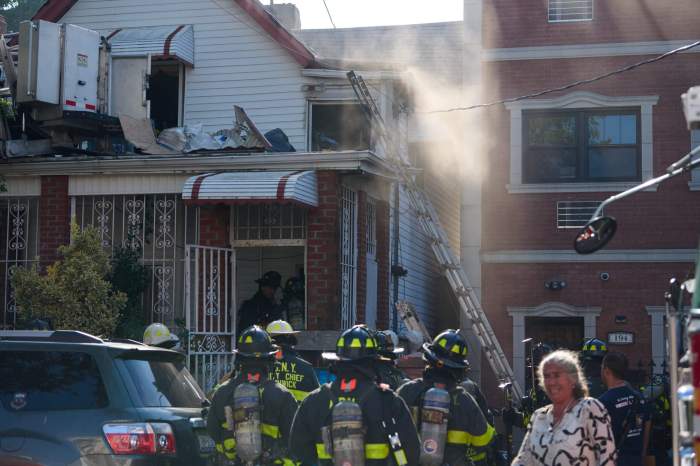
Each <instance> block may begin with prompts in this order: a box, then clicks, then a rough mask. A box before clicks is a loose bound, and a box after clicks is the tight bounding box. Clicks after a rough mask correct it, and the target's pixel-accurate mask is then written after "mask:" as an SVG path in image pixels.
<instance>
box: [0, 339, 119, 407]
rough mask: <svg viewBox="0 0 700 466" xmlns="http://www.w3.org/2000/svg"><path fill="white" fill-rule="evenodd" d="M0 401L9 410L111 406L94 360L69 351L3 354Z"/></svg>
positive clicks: (85, 354) (2, 352)
mask: <svg viewBox="0 0 700 466" xmlns="http://www.w3.org/2000/svg"><path fill="white" fill-rule="evenodd" d="M0 402H1V403H2V405H3V407H4V408H5V409H7V410H10V411H49V410H51V411H53V410H63V409H96V408H103V407H105V406H107V404H108V400H107V393H106V391H105V387H104V384H103V383H102V377H101V375H100V371H99V369H98V367H97V363H96V362H95V359H94V358H93V357H92V356H90V355H89V354H87V353H81V352H68V351H22V352H19V351H0Z"/></svg>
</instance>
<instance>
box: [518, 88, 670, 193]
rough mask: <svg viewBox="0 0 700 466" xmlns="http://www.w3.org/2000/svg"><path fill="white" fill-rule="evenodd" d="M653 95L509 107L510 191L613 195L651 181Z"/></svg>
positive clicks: (580, 97)
mask: <svg viewBox="0 0 700 466" xmlns="http://www.w3.org/2000/svg"><path fill="white" fill-rule="evenodd" d="M657 101H658V97H657V96H639V97H610V96H604V95H600V94H594V93H591V92H584V91H578V92H574V93H571V94H568V95H565V96H562V97H558V98H555V99H541V100H539V99H538V100H527V101H520V102H514V103H509V104H507V105H506V107H507V108H508V110H509V111H510V183H509V184H508V191H509V192H510V193H522V192H587V191H588V192H594V191H616V190H619V189H624V188H626V187H629V186H631V185H632V184H634V183H637V182H639V181H640V180H647V179H649V178H651V177H652V174H653V167H652V147H653V146H652V140H653V131H652V109H653V106H654V105H655V104H656V102H657Z"/></svg>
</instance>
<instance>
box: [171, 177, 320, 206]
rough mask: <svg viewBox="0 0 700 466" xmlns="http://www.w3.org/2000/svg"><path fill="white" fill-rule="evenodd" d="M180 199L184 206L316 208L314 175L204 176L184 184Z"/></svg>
mask: <svg viewBox="0 0 700 466" xmlns="http://www.w3.org/2000/svg"><path fill="white" fill-rule="evenodd" d="M182 198H183V199H184V200H185V202H187V203H188V204H221V203H224V204H244V203H251V202H254V203H255V202H275V203H279V202H283V203H284V202H290V203H294V204H299V205H303V206H306V207H316V206H318V188H317V182H316V172H315V171H256V172H244V171H241V172H227V173H206V174H203V175H197V176H192V177H190V178H188V179H187V181H185V185H184V186H183V188H182Z"/></svg>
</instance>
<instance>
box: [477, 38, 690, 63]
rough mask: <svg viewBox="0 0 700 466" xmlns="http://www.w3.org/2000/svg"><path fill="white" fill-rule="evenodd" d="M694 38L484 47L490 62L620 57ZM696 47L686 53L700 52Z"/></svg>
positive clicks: (680, 44)
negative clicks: (497, 47)
mask: <svg viewBox="0 0 700 466" xmlns="http://www.w3.org/2000/svg"><path fill="white" fill-rule="evenodd" d="M694 41H695V39H693V40H691V39H688V40H670V41H650V42H608V43H603V44H571V45H545V46H540V47H508V48H499V49H484V50H482V53H481V58H482V60H483V61H486V62H494V61H509V60H552V59H559V58H592V57H618V56H627V55H659V54H662V53H666V52H668V51H670V50H674V49H677V48H679V47H683V46H684V45H688V44H690V43H693V42H694ZM699 52H700V48H698V47H696V48H693V49H690V50H688V51H686V52H683V53H699Z"/></svg>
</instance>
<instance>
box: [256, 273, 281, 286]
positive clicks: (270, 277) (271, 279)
mask: <svg viewBox="0 0 700 466" xmlns="http://www.w3.org/2000/svg"><path fill="white" fill-rule="evenodd" d="M281 282H282V275H280V274H279V273H278V272H275V271H274V270H270V271H269V272H265V273H264V274H263V276H262V277H260V278H258V279H257V280H255V283H257V284H258V285H260V286H269V287H271V288H275V289H276V288H279V286H280V283H281Z"/></svg>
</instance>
